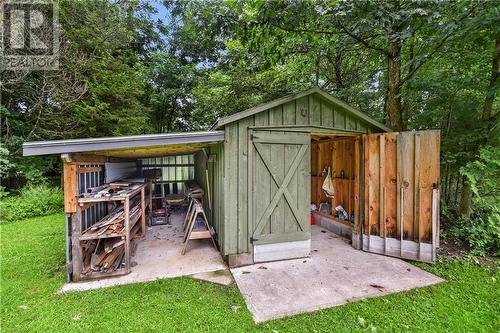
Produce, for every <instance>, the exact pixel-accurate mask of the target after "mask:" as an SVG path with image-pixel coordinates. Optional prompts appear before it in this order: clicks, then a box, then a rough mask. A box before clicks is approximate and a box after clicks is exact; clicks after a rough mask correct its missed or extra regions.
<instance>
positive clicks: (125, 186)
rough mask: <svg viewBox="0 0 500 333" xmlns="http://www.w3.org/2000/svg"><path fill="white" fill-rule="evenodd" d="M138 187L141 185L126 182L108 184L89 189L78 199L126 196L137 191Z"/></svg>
mask: <svg viewBox="0 0 500 333" xmlns="http://www.w3.org/2000/svg"><path fill="white" fill-rule="evenodd" d="M140 186H141V184H134V183H128V182H115V183H109V184H104V185H101V186H98V187H89V188H88V189H87V192H86V193H82V194H80V198H102V197H111V196H114V195H126V194H128V193H130V192H132V191H134V190H136V189H138V188H139V187H140Z"/></svg>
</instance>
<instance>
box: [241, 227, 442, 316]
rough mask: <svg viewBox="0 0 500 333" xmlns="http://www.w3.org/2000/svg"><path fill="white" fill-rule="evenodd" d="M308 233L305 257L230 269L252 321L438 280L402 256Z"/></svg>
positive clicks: (314, 231)
mask: <svg viewBox="0 0 500 333" xmlns="http://www.w3.org/2000/svg"><path fill="white" fill-rule="evenodd" d="M311 233H312V243H311V249H312V253H311V257H310V258H305V259H294V260H286V261H276V262H270V263H264V264H255V265H251V266H246V267H239V268H234V269H231V272H232V273H233V276H234V279H235V281H236V283H237V285H238V287H239V289H240V290H241V292H242V294H243V296H244V298H245V301H246V303H247V306H248V308H249V310H250V311H251V312H252V314H253V317H254V320H255V321H256V322H263V321H267V320H270V319H277V318H282V317H285V316H290V315H295V314H299V313H304V312H311V311H316V310H319V309H323V308H329V307H333V306H338V305H342V304H345V303H348V302H352V301H356V300H360V299H363V298H368V297H375V296H381V295H387V294H390V293H395V292H399V291H404V290H409V289H413V288H417V287H424V286H429V285H432V284H435V283H439V282H442V281H443V280H442V279H441V278H439V277H437V276H435V275H433V274H430V273H428V272H426V271H424V270H421V269H419V268H417V267H415V266H413V265H410V264H409V263H407V262H405V261H403V260H400V259H397V258H391V257H386V256H382V255H377V254H371V253H367V252H363V251H359V250H355V249H354V248H352V247H351V245H350V244H348V242H347V241H346V240H345V239H343V238H341V237H339V236H337V235H335V234H333V233H332V232H330V231H328V230H326V229H323V228H321V227H319V226H311Z"/></svg>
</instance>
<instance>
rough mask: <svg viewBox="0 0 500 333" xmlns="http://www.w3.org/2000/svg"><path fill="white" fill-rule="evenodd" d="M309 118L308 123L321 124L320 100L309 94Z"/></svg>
mask: <svg viewBox="0 0 500 333" xmlns="http://www.w3.org/2000/svg"><path fill="white" fill-rule="evenodd" d="M309 108H310V109H309V119H310V123H309V124H310V125H314V126H322V123H321V101H320V99H319V98H318V97H316V96H315V95H309Z"/></svg>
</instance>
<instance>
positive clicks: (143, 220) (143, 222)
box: [141, 187, 146, 237]
mask: <svg viewBox="0 0 500 333" xmlns="http://www.w3.org/2000/svg"><path fill="white" fill-rule="evenodd" d="M144 200H145V187H142V188H141V231H142V232H141V237H145V236H146V203H145V201H144Z"/></svg>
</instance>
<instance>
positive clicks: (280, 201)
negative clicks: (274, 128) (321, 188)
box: [248, 131, 311, 261]
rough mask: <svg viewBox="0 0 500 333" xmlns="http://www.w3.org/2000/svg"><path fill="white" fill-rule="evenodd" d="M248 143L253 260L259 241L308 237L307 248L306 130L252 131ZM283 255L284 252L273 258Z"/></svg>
mask: <svg viewBox="0 0 500 333" xmlns="http://www.w3.org/2000/svg"><path fill="white" fill-rule="evenodd" d="M249 146H250V149H249V162H250V167H249V175H248V176H249V178H248V179H249V184H248V185H249V186H248V188H249V199H250V200H249V207H248V211H249V219H248V220H249V221H251V223H252V226H251V228H252V229H251V230H252V238H251V242H252V243H253V246H254V260H255V261H260V260H258V259H256V258H255V247H256V246H257V245H262V244H276V243H284V242H294V241H304V240H309V243H308V244H309V249H310V237H311V236H310V220H309V204H310V187H311V180H310V160H311V158H310V136H309V134H306V133H286V132H271V131H268V132H264V131H252V132H251V133H250V142H249ZM290 244H291V246H292V247H293V246H295V245H294V244H297V243H289V244H288V245H290ZM272 251H274V250H272ZM292 252H294V249H293V248H291V249H290V253H292ZM284 257H286V253H285V254H282V257H280V258H275V259H281V258H284Z"/></svg>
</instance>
